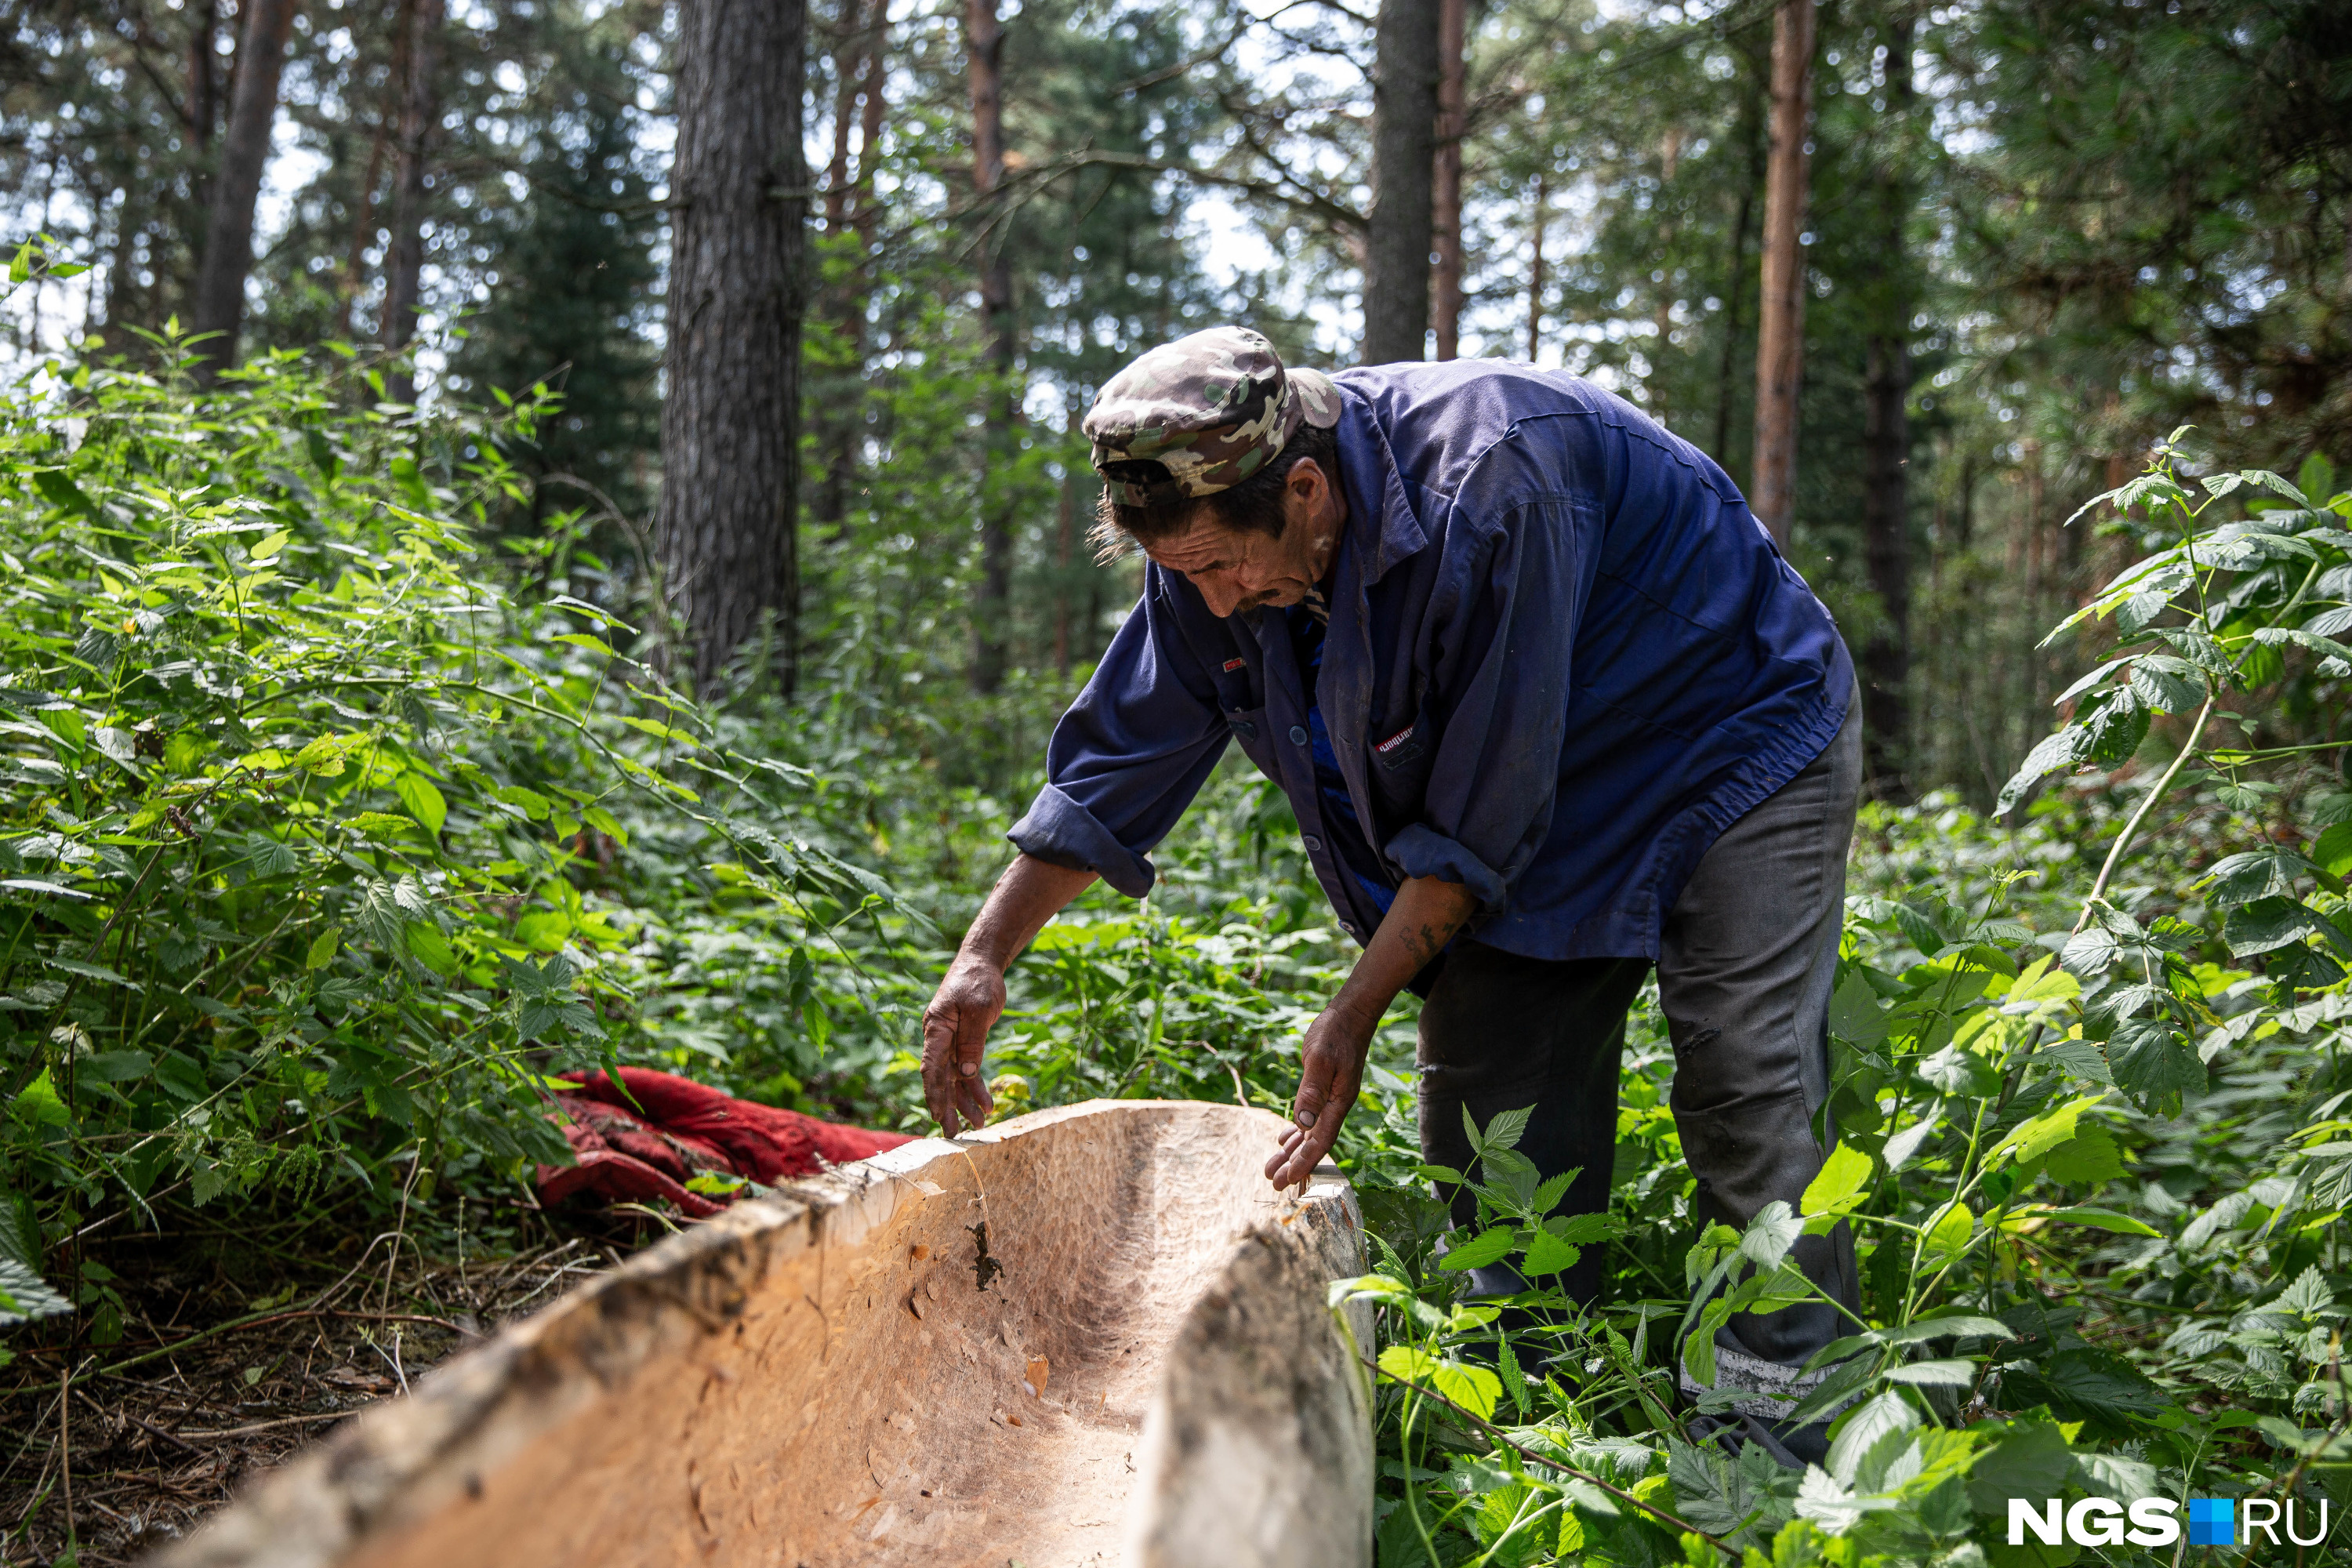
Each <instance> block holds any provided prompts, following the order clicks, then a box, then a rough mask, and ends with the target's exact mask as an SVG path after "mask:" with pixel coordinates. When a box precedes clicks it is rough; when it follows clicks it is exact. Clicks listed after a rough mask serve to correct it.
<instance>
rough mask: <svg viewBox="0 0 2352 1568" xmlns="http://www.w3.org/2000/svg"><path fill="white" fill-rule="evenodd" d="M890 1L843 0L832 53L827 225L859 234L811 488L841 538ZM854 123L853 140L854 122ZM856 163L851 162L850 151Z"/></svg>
mask: <svg viewBox="0 0 2352 1568" xmlns="http://www.w3.org/2000/svg"><path fill="white" fill-rule="evenodd" d="M886 10H887V7H886V6H885V5H884V4H883V3H882V0H872V3H871V4H870V5H869V4H868V3H867V0H842V7H841V20H840V26H841V27H842V29H843V40H842V42H841V43H840V44H839V45H838V47H836V49H835V54H834V70H835V80H836V83H837V87H836V90H835V95H834V106H833V155H832V159H831V161H830V162H829V163H827V164H826V166H825V184H824V231H825V233H826V234H827V235H828V236H835V235H844V234H846V235H850V236H854V237H856V263H855V265H853V266H852V267H851V268H850V269H849V271H848V272H847V274H846V275H845V277H844V278H843V279H842V280H841V284H840V287H839V288H838V289H835V290H834V291H833V296H832V298H831V300H829V301H828V302H827V305H826V307H825V308H826V309H827V310H829V312H830V315H831V319H832V321H833V322H834V326H835V331H837V332H838V333H839V334H840V337H841V340H842V342H843V345H844V346H845V348H847V350H848V351H849V354H848V358H849V364H848V376H849V380H848V381H847V382H846V384H843V385H842V386H841V387H840V389H839V395H837V396H830V397H828V396H824V395H819V396H818V397H817V398H816V399H815V400H814V414H813V417H814V422H815V425H816V427H817V447H818V450H819V451H820V452H822V453H823V455H824V474H823V475H822V476H821V477H820V478H819V479H817V480H816V482H815V483H814V486H812V488H811V491H810V496H809V518H810V521H812V522H814V523H815V524H816V525H818V527H820V528H821V529H823V530H824V531H825V532H826V536H827V537H838V536H839V533H840V531H841V528H842V525H843V523H844V521H845V519H846V518H847V517H848V515H849V498H850V492H851V490H852V489H853V488H854V486H855V482H856V471H857V456H858V447H859V443H860V439H861V436H862V432H863V430H864V426H865V420H866V407H865V400H864V397H863V395H862V392H863V380H864V375H865V369H866V295H867V274H866V259H867V258H868V256H869V255H870V254H871V253H872V250H873V247H874V232H875V219H876V216H877V213H876V207H875V203H874V168H875V163H876V162H877V159H878V157H879V155H880V153H881V147H880V142H881V136H882V114H883V84H884V82H885V81H886V80H887V60H886V58H885V57H884V53H883V49H884V41H885V39H886V37H887V33H886V31H885V28H886V26H887V16H886V15H885V13H886ZM853 125H854V126H855V128H856V137H855V140H854V142H853V138H852V134H851V132H852V127H853ZM853 152H854V153H855V154H856V162H855V163H854V164H853V163H852V153H853Z"/></svg>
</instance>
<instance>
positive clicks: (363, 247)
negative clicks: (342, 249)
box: [335, 116, 386, 339]
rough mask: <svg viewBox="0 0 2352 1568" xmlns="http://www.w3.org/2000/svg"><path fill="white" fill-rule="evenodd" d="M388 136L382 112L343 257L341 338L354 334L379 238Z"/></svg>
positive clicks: (338, 327) (371, 139) (339, 314)
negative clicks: (378, 190)
mask: <svg viewBox="0 0 2352 1568" xmlns="http://www.w3.org/2000/svg"><path fill="white" fill-rule="evenodd" d="M385 140H386V128H385V125H384V122H383V118H382V117H381V116H379V117H378V118H377V120H376V122H375V130H374V132H373V133H371V134H370V136H369V137H368V160H367V173H366V174H365V175H363V176H362V179H361V181H360V191H359V210H358V211H357V212H356V213H354V214H353V215H352V253H351V255H349V256H348V257H346V258H343V279H342V283H341V289H340V292H341V295H342V299H341V302H340V303H338V304H337V305H336V307H335V335H336V336H337V337H339V338H343V339H349V338H350V337H351V335H352V307H353V305H355V304H356V303H357V302H358V300H359V293H360V289H362V287H363V286H364V285H365V284H366V282H367V248H368V245H369V243H370V242H371V241H373V239H374V238H375V187H376V184H377V182H379V181H380V180H382V179H383V146H384V142H385Z"/></svg>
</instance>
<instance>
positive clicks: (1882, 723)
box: [1862, 17, 1916, 798]
mask: <svg viewBox="0 0 2352 1568" xmlns="http://www.w3.org/2000/svg"><path fill="white" fill-rule="evenodd" d="M1912 26H1913V25H1912V23H1911V21H1910V19H1909V18H1907V17H1906V18H1905V19H1903V20H1901V21H1899V22H1896V23H1895V25H1894V26H1893V27H1892V28H1891V29H1890V31H1889V34H1888V37H1887V47H1886V97H1885V103H1886V119H1887V122H1888V127H1889V129H1890V130H1896V129H1898V128H1899V127H1900V126H1901V124H1902V121H1903V120H1904V118H1905V117H1906V116H1907V115H1908V114H1909V113H1910V111H1911V110H1912V107H1913V104H1914V100H1915V98H1916V94H1915V93H1914V91H1913V89H1912V79H1911V38H1912ZM1882 140H1883V142H1885V144H1887V145H1889V146H1891V147H1892V148H1894V149H1895V152H1894V153H1891V154H1890V155H1889V156H1888V158H1887V161H1886V162H1885V163H1884V164H1882V165H1881V167H1880V168H1879V169H1878V171H1877V172H1876V178H1875V180H1874V184H1875V186H1876V189H1875V190H1874V193H1873V195H1874V196H1875V198H1876V200H1877V203H1878V213H1877V218H1878V223H1879V235H1878V266H1879V268H1880V271H1881V275H1880V278H1879V279H1878V287H1877V289H1875V290H1874V292H1875V293H1876V296H1877V298H1876V300H1874V310H1873V314H1874V316H1875V317H1876V318H1877V321H1876V322H1875V330H1874V331H1872V332H1871V333H1870V334H1869V336H1868V339H1867V341H1866V342H1865V345H1864V356H1865V357H1864V368H1863V416H1862V425H1863V429H1862V444H1863V500H1862V508H1863V510H1862V526H1863V542H1864V557H1865V560H1866V564H1867V566H1868V568H1869V573H1870V585H1871V587H1872V589H1873V590H1874V592H1875V593H1876V594H1877V595H1878V603H1879V610H1880V620H1879V623H1878V625H1877V626H1876V627H1875V628H1874V630H1873V631H1872V633H1871V635H1870V637H1869V639H1868V641H1866V642H1865V643H1864V645H1863V650H1862V690H1863V703H1862V717H1863V747H1864V765H1865V767H1866V769H1867V772H1868V773H1869V778H1870V784H1871V787H1872V789H1873V790H1874V792H1876V793H1877V794H1879V795H1884V796H1893V797H1898V798H1899V797H1902V796H1905V795H1907V794H1908V793H1909V791H1908V786H1907V784H1906V770H1907V768H1908V766H1909V762H1910V756H1911V712H1910V695H1909V694H1910V686H1911V492H1910V484H1909V478H1908V476H1909V474H1910V468H1909V466H1908V465H1909V462H1910V458H1911V420H1910V413H1909V403H1910V397H1911V311H1912V299H1911V290H1910V267H1909V261H1908V258H1907V257H1906V254H1905V246H1906V240H1907V238H1908V235H1907V233H1906V230H1907V228H1908V225H1909V218H1910V214H1911V200H1912V193H1911V184H1910V179H1909V176H1908V173H1907V171H1906V168H1905V167H1904V165H1903V153H1902V151H1901V149H1902V148H1903V145H1904V143H1903V139H1902V137H1901V136H1900V135H1899V134H1896V135H1892V136H1887V137H1885V138H1882Z"/></svg>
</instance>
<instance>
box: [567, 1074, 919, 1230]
mask: <svg viewBox="0 0 2352 1568" xmlns="http://www.w3.org/2000/svg"><path fill="white" fill-rule="evenodd" d="M563 1077H565V1078H566V1079H569V1080H571V1081H572V1082H573V1083H576V1084H578V1085H579V1086H580V1089H579V1092H578V1093H576V1094H558V1095H556V1096H555V1102H556V1104H557V1106H558V1107H560V1108H561V1110H562V1115H563V1118H564V1119H565V1125H564V1128H563V1136H564V1138H565V1140H566V1141H567V1142H570V1143H571V1145H572V1150H573V1152H575V1153H576V1154H577V1155H578V1156H579V1162H580V1163H578V1164H576V1165H541V1166H540V1167H539V1196H540V1201H541V1203H544V1204H554V1203H557V1202H560V1201H561V1200H562V1199H564V1198H567V1197H569V1196H571V1195H572V1194H574V1193H579V1192H593V1193H601V1194H604V1196H606V1197H610V1198H620V1199H624V1200H635V1201H636V1202H639V1203H652V1202H667V1203H672V1204H675V1205H677V1207H678V1208H679V1210H680V1211H681V1212H683V1213H685V1214H686V1215H688V1216H689V1217H691V1218H695V1219H707V1218H709V1216H710V1215H715V1214H717V1213H718V1212H719V1210H720V1209H721V1208H724V1207H725V1206H726V1205H727V1204H729V1203H731V1202H732V1201H734V1200H733V1199H731V1198H727V1199H713V1198H709V1197H705V1196H703V1195H702V1194H699V1193H690V1192H688V1191H687V1190H686V1184H687V1182H688V1181H689V1180H691V1179H692V1178H693V1176H694V1174H695V1173H696V1172H698V1171H723V1172H726V1173H730V1174H732V1175H737V1176H747V1177H749V1178H751V1180H752V1181H755V1182H759V1183H761V1184H764V1185H772V1184H775V1183H777V1182H780V1181H783V1180H785V1179H787V1178H789V1177H793V1176H805V1175H808V1174H810V1173H813V1172H815V1171H818V1170H822V1169H824V1167H825V1166H828V1165H844V1164H847V1163H849V1162H851V1161H852V1160H863V1159H865V1158H866V1156H867V1155H869V1154H878V1153H880V1152H882V1151H883V1150H885V1149H895V1148H897V1147H898V1145H899V1144H901V1143H906V1142H911V1141H912V1140H911V1137H910V1135H909V1134H908V1133H904V1132H877V1131H870V1130H868V1129H866V1128H863V1127H845V1126H842V1125H841V1124H840V1123H838V1122H834V1121H818V1120H817V1119H816V1118H815V1117H814V1116H803V1115H802V1114H801V1113H800V1112H799V1111H797V1110H778V1109H777V1108H776V1107H774V1106H772V1105H755V1104H753V1103H751V1101H750V1100H731V1099H730V1098H729V1097H727V1096H726V1095H723V1094H721V1093H719V1091H718V1090H717V1089H712V1088H709V1086H708V1085H705V1084H699V1083H696V1082H694V1081H693V1080H691V1079H683V1078H678V1077H676V1076H674V1075H672V1074H670V1073H666V1072H655V1071H653V1070H652V1069H650V1068H622V1069H621V1081H620V1084H619V1085H617V1086H616V1085H614V1083H613V1081H612V1079H609V1078H608V1077H606V1076H605V1075H604V1073H601V1072H594V1073H566V1074H564V1075H563ZM624 1090H626V1092H625V1093H624V1092H623V1091H624ZM632 1101H634V1102H635V1103H634V1104H633V1103H632Z"/></svg>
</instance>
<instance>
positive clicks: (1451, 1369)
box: [1429, 1361, 1503, 1421]
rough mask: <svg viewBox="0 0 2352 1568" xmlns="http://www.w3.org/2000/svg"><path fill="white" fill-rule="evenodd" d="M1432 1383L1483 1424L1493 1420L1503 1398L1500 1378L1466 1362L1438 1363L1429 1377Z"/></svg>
mask: <svg viewBox="0 0 2352 1568" xmlns="http://www.w3.org/2000/svg"><path fill="white" fill-rule="evenodd" d="M1429 1383H1430V1384H1431V1385H1432V1386H1433V1387H1434V1388H1435V1389H1436V1390H1437V1392H1438V1393H1440V1394H1444V1396H1445V1397H1446V1398H1448V1399H1450V1400H1452V1401H1453V1402H1454V1404H1456V1405H1460V1406H1462V1408H1464V1409H1465V1410H1467V1411H1469V1412H1470V1413H1471V1414H1472V1415H1475V1416H1477V1417H1478V1418H1479V1419H1480V1420H1481V1421H1486V1420H1491V1419H1493V1417H1494V1415H1495V1405H1496V1401H1498V1400H1500V1399H1501V1398H1502V1397H1503V1380H1502V1379H1501V1378H1499V1377H1497V1376H1496V1375H1495V1374H1494V1373H1492V1372H1490V1371H1488V1370H1487V1369H1486V1368H1485V1367H1483V1366H1472V1365H1469V1364H1467V1363H1464V1362H1458V1361H1445V1362H1440V1363H1438V1364H1437V1368H1436V1370H1435V1371H1433V1372H1432V1373H1430V1374H1429Z"/></svg>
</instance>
